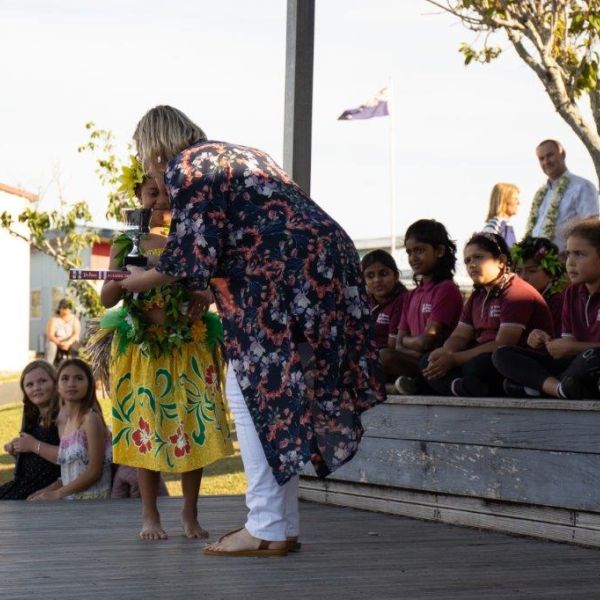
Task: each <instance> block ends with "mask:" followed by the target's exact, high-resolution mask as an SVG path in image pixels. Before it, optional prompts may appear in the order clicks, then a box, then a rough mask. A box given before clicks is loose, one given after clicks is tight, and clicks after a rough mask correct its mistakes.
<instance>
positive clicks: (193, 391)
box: [100, 158, 232, 540]
mask: <svg viewBox="0 0 600 600" xmlns="http://www.w3.org/2000/svg"><path fill="white" fill-rule="evenodd" d="M122 180H123V182H124V189H125V190H126V191H127V192H128V193H129V195H130V196H132V197H133V196H136V197H137V198H138V199H139V200H140V202H141V205H142V207H143V208H146V209H150V210H151V216H150V224H149V225H150V232H149V234H148V235H146V236H145V237H143V238H142V240H141V244H140V245H141V251H142V254H143V255H144V256H146V257H147V259H148V265H149V266H153V265H154V264H156V262H158V260H159V258H160V255H161V254H162V252H163V250H164V247H165V245H166V242H167V237H166V235H167V232H168V227H169V224H170V220H171V213H170V210H169V206H168V199H167V197H166V196H165V195H164V194H163V193H162V192H161V190H160V188H159V187H158V186H157V185H156V183H155V181H154V180H153V179H152V178H151V177H147V176H145V175H144V174H143V172H142V169H141V165H140V164H139V163H138V162H137V159H135V158H132V164H131V166H130V167H128V168H126V169H124V176H123V178H122ZM131 247H132V243H131V240H130V239H129V238H128V237H127V236H125V235H120V236H118V237H117V238H116V239H115V240H114V241H113V245H112V251H111V259H110V262H111V264H110V268H111V269H114V268H120V267H122V265H123V259H124V257H125V256H126V255H127V254H128V252H129V251H130V250H131ZM101 299H102V302H103V304H104V305H105V306H107V307H111V306H114V305H115V304H117V303H118V302H119V301H120V300H121V299H122V300H123V306H122V308H119V309H116V310H114V311H110V312H109V313H107V314H106V315H105V316H104V317H103V319H102V321H101V327H102V329H101V330H100V331H101V332H102V331H104V332H105V331H107V330H108V331H112V332H113V339H112V347H111V355H110V388H111V399H112V404H113V406H112V416H113V451H114V462H115V463H118V464H124V465H128V466H132V467H137V468H138V481H139V486H140V492H141V497H142V530H141V531H140V537H141V538H142V539H152V540H156V539H165V538H166V537H167V535H166V533H165V531H164V530H163V528H162V526H161V522H160V515H159V513H158V509H157V495H158V493H159V484H160V472H161V471H162V472H171V473H181V474H182V476H181V478H182V488H183V495H184V506H183V510H182V515H181V518H182V524H183V529H184V533H185V535H186V537H188V538H204V537H206V536H207V535H208V534H207V532H206V531H205V530H204V529H203V528H201V527H200V525H199V523H198V520H197V500H198V494H199V489H200V482H201V479H202V469H203V467H205V466H206V465H208V464H210V463H212V462H214V461H216V460H218V459H220V458H223V457H225V456H227V455H230V454H232V445H231V440H230V435H229V430H228V426H227V422H226V418H225V412H224V409H223V379H222V375H223V361H222V356H221V349H220V344H219V342H220V340H221V339H222V330H221V323H220V321H219V318H218V317H217V315H215V314H213V313H208V312H206V313H204V315H202V316H201V317H200V318H198V319H197V320H193V319H192V318H190V302H191V300H192V298H191V293H190V291H189V290H188V289H187V288H186V287H185V285H182V284H181V283H179V284H178V283H174V284H171V285H164V286H160V287H155V288H153V289H151V290H149V291H147V292H144V293H143V294H139V295H138V294H129V293H124V290H123V288H122V287H121V285H120V282H117V281H107V282H105V284H104V287H103V288H102V294H101ZM100 335H102V333H100Z"/></svg>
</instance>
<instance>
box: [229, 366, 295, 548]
mask: <svg viewBox="0 0 600 600" xmlns="http://www.w3.org/2000/svg"><path fill="white" fill-rule="evenodd" d="M226 392H227V400H228V402H229V408H230V409H231V412H232V413H233V417H234V419H235V429H236V432H237V439H238V442H239V444H240V453H241V455H242V462H243V463H244V471H245V472H246V478H247V479H248V489H247V491H246V506H247V507H248V519H247V521H246V525H245V527H246V529H247V530H248V531H249V532H250V534H251V535H253V536H254V537H256V538H259V539H261V540H267V541H270V542H279V541H283V540H285V539H286V538H287V537H296V536H297V535H298V534H299V531H300V519H299V514H298V481H299V477H298V476H297V475H296V476H295V477H292V479H290V480H289V481H288V482H287V483H285V484H284V485H279V484H278V483H277V481H276V480H275V476H274V475H273V471H272V470H271V467H270V466H269V463H268V462H267V459H266V457H265V452H264V450H263V447H262V444H261V443H260V439H259V437H258V433H256V428H255V427H254V422H253V421H252V417H251V416H250V411H249V410H248V406H247V405H246V401H245V400H244V396H243V395H242V390H241V389H240V386H239V384H238V382H237V379H236V376H235V371H234V370H233V367H232V366H231V363H230V364H229V368H228V369H227V383H226Z"/></svg>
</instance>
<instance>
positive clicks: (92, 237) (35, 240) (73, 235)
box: [0, 122, 131, 317]
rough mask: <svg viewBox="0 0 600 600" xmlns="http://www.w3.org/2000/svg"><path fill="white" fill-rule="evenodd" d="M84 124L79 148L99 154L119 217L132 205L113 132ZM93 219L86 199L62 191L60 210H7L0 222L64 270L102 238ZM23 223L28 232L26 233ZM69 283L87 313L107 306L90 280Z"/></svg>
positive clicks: (113, 214)
mask: <svg viewBox="0 0 600 600" xmlns="http://www.w3.org/2000/svg"><path fill="white" fill-rule="evenodd" d="M85 128H86V130H87V131H88V132H89V139H88V141H87V142H86V143H85V144H84V145H82V146H80V147H79V148H78V151H79V152H92V153H94V154H95V155H96V174H97V175H98V177H99V179H100V182H101V183H102V185H103V186H104V187H105V188H106V189H107V200H108V209H107V211H106V216H107V218H115V219H117V220H120V219H121V209H122V208H124V207H126V206H130V205H131V200H130V199H128V198H127V197H126V196H125V195H123V194H121V193H119V191H118V187H119V174H120V172H121V163H120V162H119V161H118V159H117V157H116V155H115V152H114V146H115V143H114V139H113V134H112V132H111V131H109V130H107V129H98V128H96V126H95V124H94V123H93V122H89V123H86V125H85ZM91 220H92V215H91V213H90V210H89V207H88V205H87V203H86V202H77V203H76V204H74V205H72V206H70V207H68V206H67V203H66V202H65V201H64V199H63V197H62V193H61V194H60V209H59V210H53V211H47V212H45V211H38V210H37V209H35V208H27V209H25V210H24V211H23V212H21V213H20V214H19V215H17V216H16V217H13V215H12V214H11V213H9V212H7V211H5V212H3V213H1V214H0V226H1V227H2V228H3V229H5V230H6V231H8V232H9V233H10V234H11V235H13V236H14V237H17V238H20V239H22V240H24V241H25V242H27V243H28V244H29V245H30V246H31V247H32V248H35V249H36V250H38V251H39V252H43V253H44V254H46V255H47V256H50V258H52V260H54V262H55V263H56V264H57V265H58V266H59V267H60V268H62V269H64V270H65V271H68V270H69V269H76V268H80V267H82V266H84V265H82V264H81V258H80V256H81V252H82V250H83V249H84V248H89V247H91V246H92V245H93V244H94V243H96V242H97V241H99V237H98V234H97V233H96V232H95V231H94V230H93V229H90V228H88V227H87V226H86V225H85V224H86V223H89V222H90V221H91ZM19 224H21V225H19ZM23 225H24V226H25V227H26V228H27V230H28V234H25V233H23V227H22V226H23ZM68 287H69V289H70V290H72V291H73V293H74V295H75V296H76V297H77V301H78V303H79V305H80V306H81V308H82V310H83V312H84V313H85V314H86V315H87V316H89V317H95V316H98V315H99V314H101V313H102V311H103V310H104V309H103V307H102V304H101V303H100V298H99V296H98V292H97V291H96V288H95V287H94V285H93V284H91V283H90V282H89V281H79V280H78V281H69V284H68Z"/></svg>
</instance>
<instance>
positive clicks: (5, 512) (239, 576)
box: [0, 496, 600, 600]
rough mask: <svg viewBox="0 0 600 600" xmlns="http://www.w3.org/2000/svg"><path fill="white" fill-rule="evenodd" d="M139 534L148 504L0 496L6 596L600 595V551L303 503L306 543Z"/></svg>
mask: <svg viewBox="0 0 600 600" xmlns="http://www.w3.org/2000/svg"><path fill="white" fill-rule="evenodd" d="M180 507H181V499H179V498H165V499H162V500H161V511H162V514H163V525H164V526H165V527H166V528H167V530H168V531H169V533H170V534H171V535H170V538H169V540H167V541H164V542H141V541H139V540H138V539H137V538H136V534H137V528H138V525H139V508H140V505H139V502H138V501H136V500H117V501H110V502H108V501H103V502H53V503H50V502H49V503H26V502H1V503H0V598H1V599H2V600H13V599H14V600H17V599H21V598H22V599H25V598H26V599H27V600H37V599H38V598H39V599H44V600H52V599H56V600H70V599H77V600H80V599H83V600H87V599H88V598H107V599H108V598H111V599H116V600H121V599H134V598H135V599H136V600H153V599H159V598H160V599H164V600H171V599H179V598H182V599H195V598H202V599H207V600H212V599H221V598H223V599H238V598H239V599H242V598H243V599H245V600H246V599H250V600H254V599H261V600H262V599H266V598H274V599H277V600H279V599H281V600H296V599H303V600H312V599H315V600H317V599H330V598H334V599H337V598H339V599H344V600H346V599H355V598H357V599H358V598H367V599H368V600H387V599H401V600H413V599H414V600H423V599H428V598H436V599H442V600H454V599H460V600H466V599H473V600H483V599H485V600H516V599H520V598H536V599H540V600H542V599H543V600H549V599H551V598H558V599H561V600H573V599H576V598H582V599H583V598H585V599H586V600H594V599H598V598H600V568H599V565H600V551H598V550H591V549H587V548H581V547H577V546H572V545H565V544H558V543H553V542H544V541H539V540H530V539H524V538H517V537H510V536H508V535H503V534H497V533H490V532H483V531H477V530H473V529H465V528H460V527H453V526H450V525H444V524H440V523H431V522H424V521H417V520H412V519H408V518H403V517H394V516H388V515H383V514H378V513H371V512H361V511H356V510H352V509H348V508H338V507H333V506H324V505H319V504H313V503H307V502H303V503H302V504H301V515H302V522H303V533H302V541H303V543H304V547H303V549H302V552H300V553H298V554H291V555H289V556H288V557H285V558H272V559H255V558H253V559H248V558H246V559H241V558H237V559H232V558H218V557H209V556H204V555H203V554H202V553H201V552H200V548H201V547H202V543H201V542H196V541H189V540H186V539H184V538H183V537H182V536H181V535H180V530H179V522H178V514H179V510H180ZM200 510H201V514H202V519H201V522H202V524H203V525H204V526H205V527H207V528H209V529H210V531H211V534H212V538H214V537H216V536H218V535H220V534H222V533H223V532H224V531H226V530H227V529H229V528H230V527H232V526H235V525H238V524H241V523H242V522H243V521H242V519H243V515H244V512H245V511H244V504H243V498H242V497H239V496H222V497H215V496H213V497H202V498H201V500H200Z"/></svg>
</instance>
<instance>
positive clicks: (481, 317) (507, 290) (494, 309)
mask: <svg viewBox="0 0 600 600" xmlns="http://www.w3.org/2000/svg"><path fill="white" fill-rule="evenodd" d="M460 323H462V324H463V325H467V326H468V327H471V328H473V329H474V330H475V343H474V345H476V346H479V345H481V344H485V343H486V342H491V341H493V340H495V339H496V335H497V334H498V330H499V329H500V327H501V326H502V325H517V326H519V327H521V328H522V329H523V334H522V335H521V339H520V340H519V345H521V346H525V344H526V342H527V336H528V335H529V333H530V332H531V331H532V330H534V329H541V330H543V331H546V332H547V333H548V334H550V335H552V332H553V331H554V325H553V323H552V315H551V314H550V309H549V308H548V305H547V304H546V301H545V300H544V298H543V297H542V295H541V294H540V293H539V292H538V291H537V290H536V289H535V288H534V287H533V286H531V285H529V284H528V283H527V282H525V281H523V280H522V279H521V278H520V277H517V276H516V275H514V274H510V275H507V276H506V278H505V279H504V281H503V283H501V284H499V285H497V286H495V287H494V288H493V289H491V290H489V291H488V290H486V289H485V288H477V289H476V290H474V291H473V293H472V294H471V297H470V298H469V299H468V300H467V303H466V304H465V307H464V309H463V312H462V314H461V316H460Z"/></svg>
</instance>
